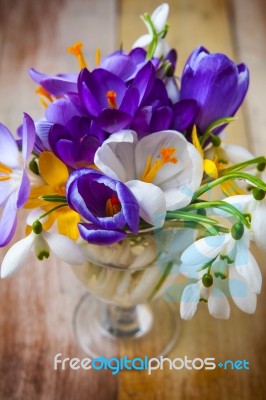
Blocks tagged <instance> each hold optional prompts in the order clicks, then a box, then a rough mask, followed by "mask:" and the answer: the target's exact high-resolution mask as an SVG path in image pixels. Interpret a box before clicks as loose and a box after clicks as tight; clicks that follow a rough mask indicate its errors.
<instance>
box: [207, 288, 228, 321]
mask: <svg viewBox="0 0 266 400" xmlns="http://www.w3.org/2000/svg"><path fill="white" fill-rule="evenodd" d="M208 309H209V312H210V314H211V315H212V316H213V317H215V318H221V319H228V318H229V316H230V305H229V302H228V300H227V297H226V296H225V294H224V293H223V292H222V291H221V290H220V289H218V288H216V287H213V288H212V289H211V293H210V295H209V298H208Z"/></svg>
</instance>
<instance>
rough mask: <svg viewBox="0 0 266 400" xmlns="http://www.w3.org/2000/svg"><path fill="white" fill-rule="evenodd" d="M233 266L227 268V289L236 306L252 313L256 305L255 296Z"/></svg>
mask: <svg viewBox="0 0 266 400" xmlns="http://www.w3.org/2000/svg"><path fill="white" fill-rule="evenodd" d="M247 285H248V284H247V283H246V281H245V280H244V278H242V276H241V275H239V273H238V272H237V270H236V268H235V267H234V266H230V268H229V290H230V294H231V296H232V299H233V301H234V303H235V304H236V306H237V307H238V308H239V309H240V310H242V311H244V312H246V313H248V314H253V313H254V312H255V310H256V306H257V296H256V294H255V293H254V292H252V291H251V290H250V289H249V288H248V286H247Z"/></svg>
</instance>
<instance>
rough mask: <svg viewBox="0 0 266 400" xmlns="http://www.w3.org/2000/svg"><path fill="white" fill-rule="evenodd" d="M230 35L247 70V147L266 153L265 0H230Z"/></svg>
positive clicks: (258, 152) (255, 151) (257, 152)
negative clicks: (248, 71) (248, 80)
mask: <svg viewBox="0 0 266 400" xmlns="http://www.w3.org/2000/svg"><path fill="white" fill-rule="evenodd" d="M229 6H230V9H231V26H232V34H233V37H234V40H235V48H236V52H237V53H238V55H239V57H240V58H241V59H243V60H245V62H246V63H247V65H248V67H249V69H250V87H249V91H248V96H247V99H246V102H245V113H246V115H247V123H248V135H249V146H250V149H251V150H252V151H253V152H254V153H255V154H260V153H261V152H264V154H265V152H266V140H265V134H264V130H265V126H266V112H265V103H266V79H265V65H266V51H265V49H266V3H265V1H264V0H254V1H252V2H251V1H248V0H244V1H243V0H241V1H240V0H232V1H230V0H229Z"/></svg>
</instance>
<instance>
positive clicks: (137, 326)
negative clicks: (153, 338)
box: [102, 303, 152, 338]
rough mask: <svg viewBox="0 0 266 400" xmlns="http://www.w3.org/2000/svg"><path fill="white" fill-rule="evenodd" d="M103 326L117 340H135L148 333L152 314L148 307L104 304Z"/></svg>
mask: <svg viewBox="0 0 266 400" xmlns="http://www.w3.org/2000/svg"><path fill="white" fill-rule="evenodd" d="M103 309H104V310H103V313H102V326H103V328H104V330H105V331H106V332H107V333H108V334H110V335H112V336H114V337H116V338H133V337H139V336H142V335H143V334H144V333H146V332H148V331H149V329H150V327H151V324H152V314H151V312H150V310H149V307H148V306H147V305H136V306H129V307H121V306H117V305H114V304H106V303H103Z"/></svg>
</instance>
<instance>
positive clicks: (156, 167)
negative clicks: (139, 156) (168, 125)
mask: <svg viewBox="0 0 266 400" xmlns="http://www.w3.org/2000/svg"><path fill="white" fill-rule="evenodd" d="M175 152H176V149H175V148H172V147H163V148H161V149H160V155H161V157H160V158H157V159H156V160H155V161H154V163H153V164H152V157H151V156H148V157H147V162H146V166H145V168H144V171H143V173H142V176H141V178H140V180H141V181H143V182H147V183H151V182H152V181H153V180H154V179H155V177H156V175H157V173H158V172H159V171H160V169H161V168H162V167H163V166H164V165H166V164H168V163H171V164H176V163H177V162H178V160H177V158H176V157H172V156H173V154H174V153H175Z"/></svg>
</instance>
